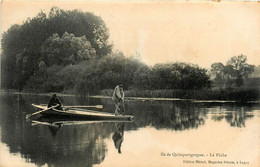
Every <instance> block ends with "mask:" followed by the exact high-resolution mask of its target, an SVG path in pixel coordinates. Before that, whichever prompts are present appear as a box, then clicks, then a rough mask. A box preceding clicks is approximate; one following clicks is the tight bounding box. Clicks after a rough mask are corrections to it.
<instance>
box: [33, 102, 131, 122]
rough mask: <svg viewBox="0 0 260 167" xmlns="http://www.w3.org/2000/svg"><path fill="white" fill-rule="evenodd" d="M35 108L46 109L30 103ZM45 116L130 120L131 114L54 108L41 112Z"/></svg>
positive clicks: (44, 106)
mask: <svg viewBox="0 0 260 167" xmlns="http://www.w3.org/2000/svg"><path fill="white" fill-rule="evenodd" d="M32 106H33V107H35V108H36V109H37V110H46V109H47V106H46V105H36V104H32ZM41 114H42V115H44V116H45V117H55V118H64V119H81V120H132V119H133V116H132V115H115V114H112V113H107V112H99V111H94V110H89V109H81V108H68V109H67V110H58V109H55V108H52V109H48V110H46V111H44V112H41Z"/></svg>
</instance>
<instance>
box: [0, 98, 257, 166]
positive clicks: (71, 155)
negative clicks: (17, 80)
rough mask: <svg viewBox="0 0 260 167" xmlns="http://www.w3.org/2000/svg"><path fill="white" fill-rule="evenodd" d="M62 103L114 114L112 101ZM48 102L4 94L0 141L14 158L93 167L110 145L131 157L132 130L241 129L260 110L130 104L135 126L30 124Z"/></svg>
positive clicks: (69, 100) (128, 111)
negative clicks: (129, 135)
mask: <svg viewBox="0 0 260 167" xmlns="http://www.w3.org/2000/svg"><path fill="white" fill-rule="evenodd" d="M60 98H61V100H62V101H63V103H64V104H66V105H85V104H86V105H87V104H91V105H92V104H93V105H96V104H102V105H104V109H103V111H106V112H113V111H114V106H113V103H112V101H111V100H110V99H89V100H88V101H84V100H82V98H79V99H77V98H76V97H60ZM18 99H19V100H18ZM48 99H49V97H48V96H35V95H34V96H28V95H19V96H17V95H13V94H6V95H1V100H0V110H1V112H0V126H1V142H2V143H5V144H6V145H7V146H8V147H9V148H10V153H20V154H21V155H22V157H25V158H26V159H27V160H28V163H35V164H36V165H38V166H41V165H46V164H47V165H48V166H65V167H66V166H93V165H94V164H100V163H102V162H104V161H105V159H106V155H107V154H108V151H109V150H108V149H107V144H106V141H107V140H110V141H111V142H113V149H116V150H117V154H118V153H124V155H126V153H127V152H126V150H121V148H122V144H123V146H125V145H127V144H128V143H125V141H124V135H126V134H127V131H138V130H139V129H140V128H146V127H153V128H155V129H156V130H158V131H160V130H162V131H163V130H164V129H168V130H170V131H169V132H168V133H172V131H180V132H182V131H187V130H190V129H199V128H200V127H202V126H207V124H206V122H207V121H209V120H214V121H213V122H215V123H218V122H219V121H224V122H225V123H228V126H231V127H236V128H237V127H239V128H240V127H246V124H247V120H249V119H250V118H253V117H254V115H253V114H252V110H254V109H258V110H259V106H247V105H245V106H239V105H235V104H233V105H230V104H225V105H219V104H215V105H212V104H203V103H201V104H195V103H192V102H156V101H146V102H142V101H126V106H125V107H126V114H129V115H134V117H135V118H134V122H131V123H126V122H117V123H115V122H95V123H94V122H91V123H89V122H88V123H86V122H85V123H83V122H75V121H74V122H73V121H64V120H63V121H57V120H56V121H47V120H44V119H39V120H35V121H39V122H35V121H34V122H26V120H25V116H26V114H28V113H32V112H34V109H33V107H32V106H31V104H32V103H36V104H41V103H44V102H46V101H48ZM208 117H210V118H211V119H208ZM69 125H72V126H69ZM128 139H129V138H128ZM147 140H149V139H147ZM128 151H129V150H128ZM114 156H116V155H114Z"/></svg>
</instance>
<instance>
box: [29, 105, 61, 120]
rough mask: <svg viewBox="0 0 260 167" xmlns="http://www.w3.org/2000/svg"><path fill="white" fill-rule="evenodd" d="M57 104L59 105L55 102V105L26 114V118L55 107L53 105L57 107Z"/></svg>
mask: <svg viewBox="0 0 260 167" xmlns="http://www.w3.org/2000/svg"><path fill="white" fill-rule="evenodd" d="M58 105H59V104H57V105H56V106H52V107H49V108H46V109H44V110H41V111H37V112H35V113H32V114H27V115H26V119H28V118H30V117H31V116H33V115H36V114H39V113H42V112H44V111H47V110H50V109H53V108H55V107H58Z"/></svg>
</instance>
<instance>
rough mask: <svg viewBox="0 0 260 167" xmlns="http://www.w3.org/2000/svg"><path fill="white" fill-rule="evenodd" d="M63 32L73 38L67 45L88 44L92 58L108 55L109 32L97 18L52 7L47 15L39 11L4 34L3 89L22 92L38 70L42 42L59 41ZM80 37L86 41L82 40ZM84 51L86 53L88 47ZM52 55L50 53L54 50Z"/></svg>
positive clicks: (109, 47) (2, 59)
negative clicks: (57, 39)
mask: <svg viewBox="0 0 260 167" xmlns="http://www.w3.org/2000/svg"><path fill="white" fill-rule="evenodd" d="M65 32H68V34H74V36H75V38H73V37H72V39H70V41H73V42H75V41H78V42H79V40H82V41H84V42H85V43H86V41H88V42H89V46H91V47H92V48H93V49H94V50H95V52H96V54H95V57H96V58H101V57H104V56H106V55H108V54H110V52H111V49H112V45H111V44H110V43H109V42H108V39H109V32H108V29H107V28H106V25H105V23H104V21H103V20H102V19H101V17H99V16H95V15H94V14H93V13H90V12H82V11H80V10H72V11H66V10H62V9H59V8H57V7H53V8H52V9H51V10H50V12H49V13H48V14H46V13H44V12H42V11H41V12H40V13H39V14H37V15H36V16H35V17H33V18H31V19H30V18H29V19H27V20H26V21H25V22H24V23H23V24H22V25H14V26H12V27H11V28H10V29H8V30H7V32H4V34H3V38H2V50H3V56H2V58H1V63H2V65H3V66H2V74H4V77H2V79H3V80H4V82H3V86H4V87H5V88H12V89H13V88H18V89H22V88H23V87H24V84H25V83H26V81H27V80H28V79H29V78H30V77H31V76H33V75H35V73H36V72H37V71H38V70H39V63H40V62H41V61H43V60H42V59H43V58H44V57H46V55H43V54H45V53H46V52H45V51H46V50H45V51H43V50H42V46H43V44H44V45H45V46H48V45H47V44H46V43H45V42H46V40H47V39H48V38H50V37H53V34H58V36H59V37H62V36H63V35H64V33H65ZM84 36H85V38H86V40H85V39H82V38H84ZM78 37H79V38H81V39H78ZM65 41H66V40H65ZM65 41H64V42H65ZM52 42H53V41H52ZM76 43H77V42H76ZM76 45H77V46H80V44H76ZM59 47H60V46H59ZM83 47H85V46H83ZM48 48H50V46H48ZM71 48H72V47H71ZM71 48H70V49H71ZM87 48H88V49H87V50H88V51H90V47H87ZM52 51H53V52H54V49H52ZM63 51H65V50H64V48H63ZM70 51H71V50H70ZM84 51H86V49H85V50H84ZM47 53H48V52H47ZM80 55H86V54H85V52H82V53H77V56H80ZM90 55H91V56H92V54H90ZM72 59H73V58H72ZM75 61H76V62H77V60H75ZM43 62H44V61H43ZM17 63H18V64H17ZM45 63H46V62H45ZM20 75H21V76H20Z"/></svg>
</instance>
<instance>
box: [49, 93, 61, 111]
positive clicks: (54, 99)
mask: <svg viewBox="0 0 260 167" xmlns="http://www.w3.org/2000/svg"><path fill="white" fill-rule="evenodd" d="M56 105H58V106H57V107H55V108H56V109H58V110H62V104H61V102H60V100H59V98H58V97H57V95H56V94H54V95H53V96H52V98H51V99H50V101H49V104H48V108H50V107H52V106H56Z"/></svg>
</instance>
